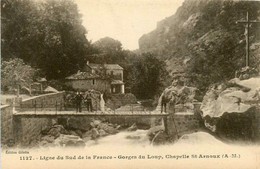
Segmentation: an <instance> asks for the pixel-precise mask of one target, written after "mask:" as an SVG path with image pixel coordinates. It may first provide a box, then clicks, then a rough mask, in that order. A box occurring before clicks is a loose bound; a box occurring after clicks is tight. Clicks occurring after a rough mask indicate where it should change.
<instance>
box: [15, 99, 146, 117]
mask: <svg viewBox="0 0 260 169" xmlns="http://www.w3.org/2000/svg"><path fill="white" fill-rule="evenodd" d="M98 104H100V103H99V102H96V103H94V104H93V105H92V106H93V111H92V112H95V113H97V112H99V113H101V110H100V105H98ZM81 108H82V112H88V110H87V105H86V104H85V103H83V104H82V106H81ZM26 111H30V112H34V113H35V114H36V113H37V112H47V111H52V112H53V111H55V112H61V111H63V112H66V111H70V112H76V105H75V104H66V102H64V101H62V100H59V101H58V100H57V101H54V102H44V101H37V100H33V102H31V103H21V104H20V110H19V112H26ZM105 112H109V113H115V114H121V113H122V114H123V113H126V114H138V113H144V112H146V113H149V112H151V111H149V110H147V109H146V108H145V107H143V106H141V105H140V104H128V105H126V106H122V107H121V108H118V109H115V110H112V109H109V108H106V110H105Z"/></svg>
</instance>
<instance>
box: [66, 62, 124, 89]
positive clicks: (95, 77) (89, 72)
mask: <svg viewBox="0 0 260 169" xmlns="http://www.w3.org/2000/svg"><path fill="white" fill-rule="evenodd" d="M123 71H124V69H123V68H122V67H121V66H119V65H118V64H93V63H89V62H87V64H86V66H85V67H84V69H83V71H82V72H81V71H78V72H77V73H76V74H73V75H71V76H69V77H67V78H66V85H68V86H71V87H72V88H73V89H76V90H80V91H86V90H91V89H94V90H98V91H102V92H109V93H122V94H123V93H125V88H124V82H123Z"/></svg>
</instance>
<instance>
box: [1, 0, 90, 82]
mask: <svg viewBox="0 0 260 169" xmlns="http://www.w3.org/2000/svg"><path fill="white" fill-rule="evenodd" d="M1 10H2V16H1V21H2V37H1V42H2V45H1V49H2V59H4V60H8V59H10V58H21V59H23V60H24V62H25V63H27V64H29V65H31V66H33V67H37V68H39V69H40V70H41V71H42V72H43V73H44V74H45V75H46V77H47V78H48V79H59V78H64V77H66V76H68V75H69V74H71V73H72V72H75V71H77V70H78V69H79V68H80V67H82V66H83V64H84V63H85V62H84V61H85V59H86V56H87V54H88V53H89V52H90V51H91V48H90V47H89V46H90V44H89V42H88V41H87V39H86V37H85V34H86V33H87V32H86V30H85V28H84V27H83V26H82V24H81V23H82V21H81V16H80V14H79V12H78V9H77V5H76V4H75V3H74V2H73V1H72V0H45V1H31V0H3V1H2V3H1Z"/></svg>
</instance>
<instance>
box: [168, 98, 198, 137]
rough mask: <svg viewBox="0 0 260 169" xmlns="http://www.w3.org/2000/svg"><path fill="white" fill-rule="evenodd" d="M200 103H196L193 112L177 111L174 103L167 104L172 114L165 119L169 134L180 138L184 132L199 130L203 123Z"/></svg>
mask: <svg viewBox="0 0 260 169" xmlns="http://www.w3.org/2000/svg"><path fill="white" fill-rule="evenodd" d="M199 107H200V103H195V104H194V111H193V112H176V109H174V107H173V106H172V105H169V106H167V108H168V112H169V113H170V115H169V116H168V117H167V119H165V120H164V121H165V123H167V124H165V125H167V129H168V131H167V132H168V134H169V135H170V136H171V137H173V138H179V137H181V136H182V135H183V134H186V133H190V132H193V131H195V130H198V129H199V128H200V127H201V125H202V122H203V121H202V119H201V116H200V110H199Z"/></svg>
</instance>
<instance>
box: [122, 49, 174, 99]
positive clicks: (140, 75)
mask: <svg viewBox="0 0 260 169" xmlns="http://www.w3.org/2000/svg"><path fill="white" fill-rule="evenodd" d="M165 67H166V65H165V63H164V62H163V61H160V60H159V59H157V58H156V57H155V56H153V55H151V54H150V53H145V54H142V55H141V56H140V57H139V59H137V60H136V61H135V62H134V63H133V64H132V66H131V68H130V70H129V77H128V79H127V83H128V84H129V86H130V87H131V89H132V93H133V94H135V95H136V97H137V98H139V99H152V98H153V97H154V96H156V95H159V94H161V92H162V91H163V90H164V88H165V87H166V86H168V84H169V83H168V82H169V81H168V80H167V79H169V78H168V77H169V76H168V72H167V70H166V68H165Z"/></svg>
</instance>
